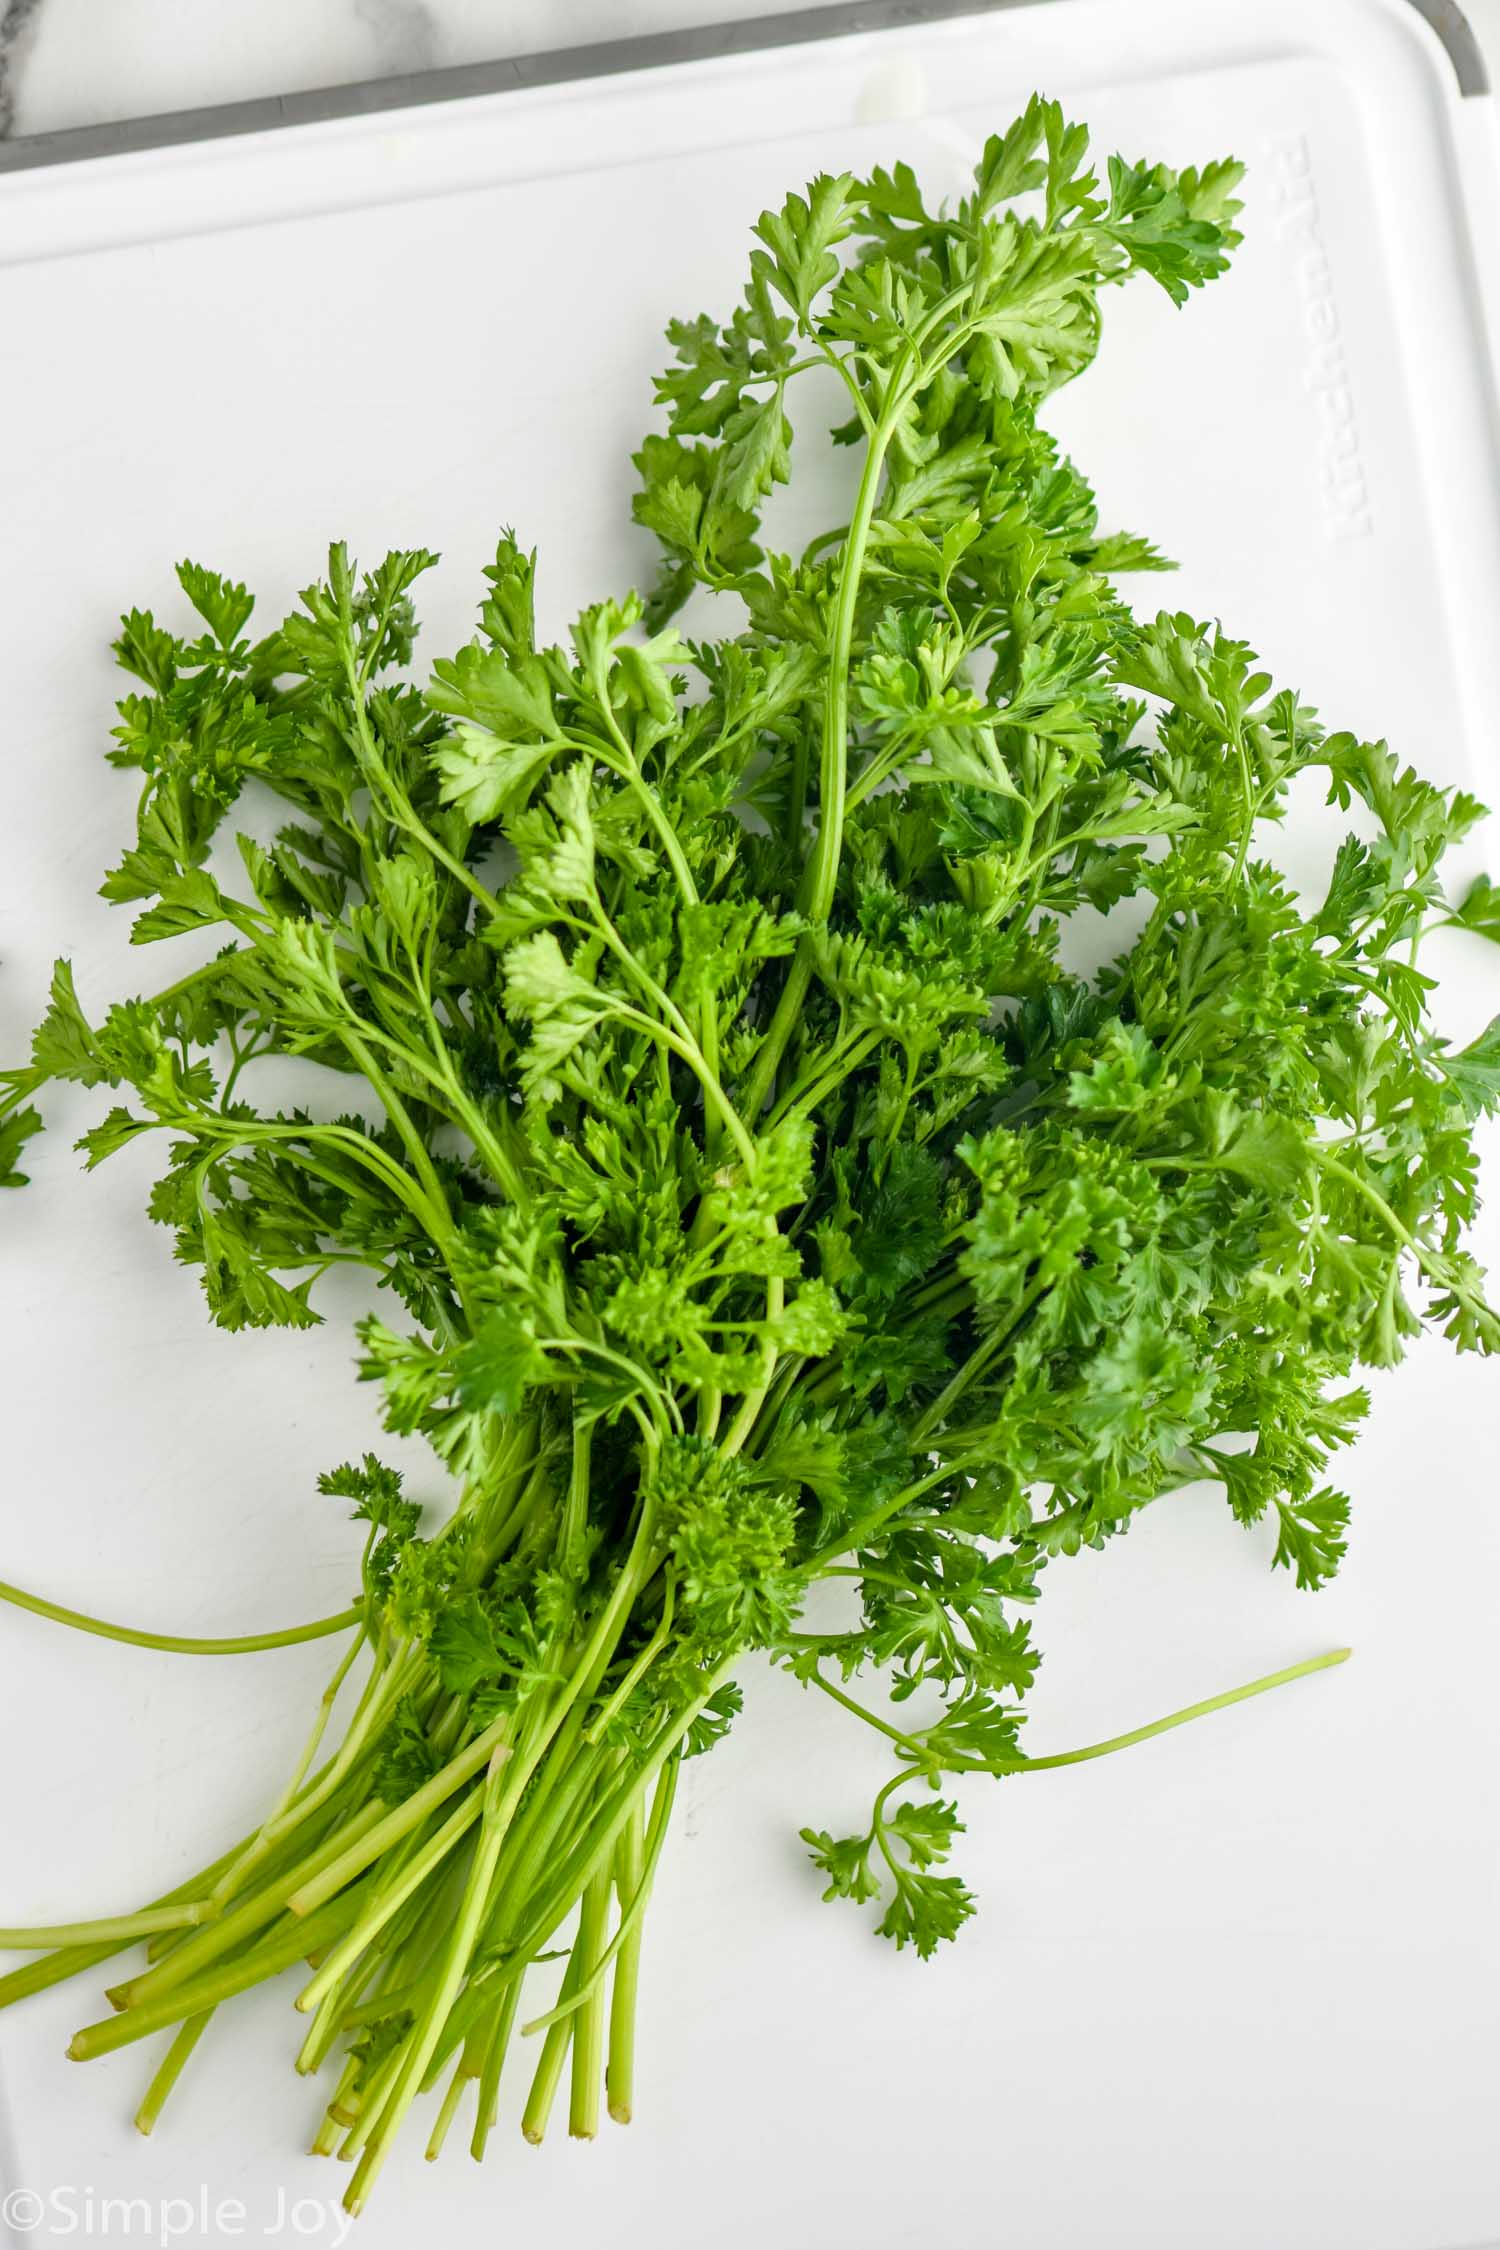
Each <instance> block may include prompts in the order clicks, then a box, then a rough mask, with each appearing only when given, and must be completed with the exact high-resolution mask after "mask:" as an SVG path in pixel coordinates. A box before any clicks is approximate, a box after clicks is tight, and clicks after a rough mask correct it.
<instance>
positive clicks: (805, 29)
mask: <svg viewBox="0 0 1500 2250" xmlns="http://www.w3.org/2000/svg"><path fill="white" fill-rule="evenodd" d="M1044 4H1045V0H838V4H837V5H835V6H832V7H822V8H800V9H796V10H794V11H793V12H792V13H790V14H788V15H784V16H757V17H755V18H753V19H752V20H751V21H749V22H746V23H721V24H708V25H705V26H703V27H702V28H700V29H698V30H693V31H662V32H652V33H648V34H646V35H645V36H643V37H641V38H638V39H610V40H604V41H601V42H598V43H596V44H594V45H592V46H587V47H572V48H557V49H554V50H553V51H551V52H550V53H547V54H539V55H519V56H513V57H511V58H510V59H508V60H501V61H498V62H481V63H460V64H457V65H455V66H453V67H450V68H448V69H445V70H424V71H411V72H408V73H406V74H405V75H404V76H401V77H395V78H370V79H364V80H362V81H360V82H359V83H358V84H357V85H353V86H328V87H315V88H312V89H311V90H309V91H308V92H305V93H298V94H270V95H267V96H265V97H264V98H262V99H260V100H256V101H248V102H226V103H223V104H221V105H218V106H215V107H213V108H209V109H184V110H173V111H168V112H167V113H165V114H164V115H162V116H159V117H135V118H127V119H122V120H120V121H119V122H117V123H113V124H108V125H78V126H72V127H70V128H68V129H67V130H66V131H63V132H56V133H32V134H28V135H23V136H22V137H21V138H20V139H17V140H13V141H0V172H23V171H34V170H37V169H39V168H40V167H42V166H44V165H51V164H79V163H84V162H86V161H89V160H92V159H93V158H96V157H101V156H126V155H138V154H139V153H140V152H141V151H143V150H146V149H155V148H177V147H183V146H187V145H190V144H193V143H199V142H203V141H217V140H225V139H229V138H231V137H233V136H235V135H240V134H246V133H267V132H278V131H280V130H281V129H283V128H284V127H286V126H292V125H318V124H324V123H326V122H328V121H329V120H330V119H334V118H345V117H362V116H369V115H374V114H378V113H379V112H382V111H385V110H397V109H413V108H417V107H421V106H424V105H426V104H427V103H430V102H456V101H470V100H473V99H474V98H475V97H476V96H478V95H482V94H503V93H515V92H519V91H522V90H523V89H525V88H528V87H535V86H565V85H569V84H572V83H574V82H576V81H578V80H581V79H586V78H604V77H613V76H617V75H619V74H621V73H623V72H626V71H635V70H656V69H659V68H661V67H662V66H663V65H665V64H671V63H688V62H707V61H714V60H717V59H719V58H720V57H723V56H727V55H747V54H764V53H766V52H767V51H768V50H770V49H772V48H775V47H805V46H812V45H814V44H817V43H818V42H821V41H823V40H830V39H846V38H849V37H850V36H852V35H853V34H854V33H857V32H870V31H897V30H902V29H910V28H912V27H913V26H918V25H921V24H926V23H947V22H951V21H952V20H953V19H954V18H956V17H961V16H981V15H996V14H999V13H1001V12H1002V11H1006V10H1009V9H1012V8H1023V7H1035V6H1040V5H1044ZM1410 4H1411V6H1412V7H1414V8H1415V9H1416V10H1417V12H1418V13H1419V14H1420V15H1421V16H1423V17H1424V18H1425V19H1426V21H1427V22H1428V23H1429V24H1430V25H1431V26H1432V28H1433V30H1434V31H1435V32H1436V33H1437V36H1438V38H1439V39H1440V40H1441V41H1442V43H1443V46H1444V47H1445V49H1446V50H1447V53H1448V56H1449V59H1450V61H1451V62H1452V64H1453V69H1454V74H1455V76H1456V77H1457V79H1458V85H1459V91H1460V93H1462V94H1466V95H1472V94H1486V93H1488V92H1489V90H1490V82H1489V76H1488V73H1487V71H1486V69H1485V63H1484V57H1483V55H1482V53H1481V52H1480V48H1479V42H1478V41H1477V40H1476V38H1475V37H1474V33H1473V31H1472V30H1471V29H1470V27H1469V24H1468V22H1467V20H1466V18H1465V16H1464V14H1463V11H1462V9H1461V8H1459V7H1458V6H1457V5H1456V4H1455V0H1410Z"/></svg>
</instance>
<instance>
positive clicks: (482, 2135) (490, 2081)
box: [469, 1977, 521, 2164]
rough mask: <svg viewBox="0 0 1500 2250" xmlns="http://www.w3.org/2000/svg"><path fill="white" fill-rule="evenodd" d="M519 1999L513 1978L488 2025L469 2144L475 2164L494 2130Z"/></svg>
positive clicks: (482, 2155) (517, 1987)
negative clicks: (477, 2100) (501, 2083)
mask: <svg viewBox="0 0 1500 2250" xmlns="http://www.w3.org/2000/svg"><path fill="white" fill-rule="evenodd" d="M520 1997H521V1980H520V1978H519V1977H516V1978H513V1979H512V1981H511V1982H510V1983H509V1984H508V1985H507V1986H506V1987H505V1990H504V1992H503V1993H502V1994H501V1997H500V2003H499V2006H498V2007H497V2008H496V2010H495V2012H494V2016H493V2018H492V2020H491V2023H490V2028H489V2033H488V2037H487V2039H486V2043H485V2048H484V2063H483V2066H482V2068H481V2070H480V2074H479V2110H478V2114H477V2115H476V2117H475V2119H474V2137H473V2139H472V2140H471V2141H470V2143H469V2154H470V2155H471V2156H472V2157H473V2159H474V2161H475V2163H476V2164H482V2163H483V2161H484V2151H485V2145H486V2143H487V2142H488V2140H489V2137H490V2134H491V2132H492V2131H493V2130H494V2124H495V2117H496V2113H497V2112H498V2110H499V2107H500V2073H501V2070H502V2069H503V2068H504V2065H505V2056H506V2052H507V2050H508V2048H509V2046H510V2034H511V2027H512V2025H513V2024H514V2023H515V2020H516V2003H517V2001H518V2000H519V1999H520Z"/></svg>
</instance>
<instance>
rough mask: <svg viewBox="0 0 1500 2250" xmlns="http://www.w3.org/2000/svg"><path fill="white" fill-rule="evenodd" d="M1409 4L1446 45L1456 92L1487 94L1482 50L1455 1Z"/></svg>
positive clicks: (1418, 0) (1422, 0) (1486, 68)
mask: <svg viewBox="0 0 1500 2250" xmlns="http://www.w3.org/2000/svg"><path fill="white" fill-rule="evenodd" d="M1411 5H1412V7H1414V8H1415V9H1416V11H1417V14H1418V15H1419V16H1422V17H1425V19H1426V21H1427V22H1428V23H1430V24H1431V26H1432V28H1433V30H1434V31H1435V32H1436V33H1437V35H1438V37H1439V39H1441V41H1442V42H1443V45H1444V46H1445V47H1446V48H1447V50H1448V60H1449V61H1450V62H1451V63H1452V65H1453V72H1454V76H1455V77H1456V78H1457V80H1458V90H1459V92H1460V93H1461V94H1464V95H1472V94H1487V93H1489V91H1490V73H1489V66H1488V64H1487V63H1486V62H1485V59H1484V50H1483V48H1482V47H1481V46H1480V44H1479V41H1478V40H1477V39H1476V38H1475V36H1474V30H1473V26H1472V25H1471V24H1470V22H1469V19H1468V17H1467V16H1466V15H1465V14H1464V12H1463V9H1462V8H1460V7H1459V6H1458V5H1457V0H1411Z"/></svg>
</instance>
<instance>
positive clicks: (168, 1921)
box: [0, 1901, 207, 1953]
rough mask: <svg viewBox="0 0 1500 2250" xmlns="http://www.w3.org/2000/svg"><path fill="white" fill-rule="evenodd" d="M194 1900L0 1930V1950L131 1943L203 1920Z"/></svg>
mask: <svg viewBox="0 0 1500 2250" xmlns="http://www.w3.org/2000/svg"><path fill="white" fill-rule="evenodd" d="M206 1916H207V1909H206V1908H205V1907H204V1906H203V1905H201V1904H200V1903H198V1902H196V1901H194V1902H191V1903H189V1904H187V1905H183V1906H146V1907H142V1909H141V1911H140V1912H139V1913H138V1914H106V1915H105V1916H103V1917H102V1919H101V1920H99V1921H97V1922H54V1923H50V1924H48V1923H43V1924H42V1925H40V1926H39V1927H37V1928H35V1929H17V1930H0V1953H50V1952H51V1950H52V1948H53V1947H54V1946H59V1945H113V1944H119V1945H133V1944H134V1943H135V1941H136V1939H137V1938H143V1937H150V1936H152V1935H153V1933H154V1932H156V1931H157V1930H186V1929H191V1928H192V1927H193V1926H194V1924H195V1923H198V1922H202V1921H204V1920H205V1919H206Z"/></svg>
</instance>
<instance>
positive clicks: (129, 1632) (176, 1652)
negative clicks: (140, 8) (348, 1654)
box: [0, 1580, 364, 1656]
mask: <svg viewBox="0 0 1500 2250" xmlns="http://www.w3.org/2000/svg"><path fill="white" fill-rule="evenodd" d="M0 1602H9V1603H10V1604H11V1606H12V1607H13V1608H15V1609H26V1610H30V1611H31V1613H32V1615H33V1616H35V1617H50V1618H51V1619H52V1621H53V1623H54V1624H56V1625H69V1626H71V1627H72V1628H73V1630H74V1632H76V1633H92V1634H94V1635H96V1636H97V1638H98V1639H100V1640H104V1641H124V1642H126V1643H127V1644H128V1645H129V1646H130V1647H131V1648H149V1649H159V1650H161V1651H163V1652H164V1653H165V1654H167V1655H169V1656H253V1655H255V1654H257V1653H258V1652H259V1651H261V1650H263V1649H273V1648H293V1647H295V1646H296V1644H297V1643H298V1642H299V1641H321V1640H326V1639H327V1637H328V1635H329V1634H330V1633H343V1632H347V1631H348V1629H349V1627H350V1626H351V1625H358V1624H359V1623H360V1621H361V1619H362V1618H363V1615H364V1610H363V1606H362V1604H360V1603H358V1602H356V1603H354V1604H353V1605H352V1606H351V1607H350V1608H348V1609H341V1610H339V1611H338V1612H337V1613H336V1614H335V1615H334V1616H332V1617H315V1618H314V1619H313V1621H312V1623H311V1624H310V1625H287V1626H284V1627H282V1629H281V1630H280V1631H279V1632H275V1633H234V1634H226V1635H223V1636H221V1637H219V1638H216V1639H211V1640H198V1639H194V1638H191V1637H188V1636H185V1635H183V1634H180V1633H146V1632H141V1631H138V1630H137V1629H136V1628H135V1627H134V1626H132V1625H110V1624H106V1623H105V1621H104V1619H103V1618H100V1617H86V1616H85V1615H84V1613H83V1611H82V1610H77V1609H65V1608H64V1607H63V1605H62V1603H61V1602H49V1601H45V1600H44V1599H43V1598H42V1596H41V1595H40V1594H28V1593H24V1592H23V1591H22V1589H21V1588H20V1587H19V1586H8V1585H6V1584H5V1583H4V1581H3V1580H0Z"/></svg>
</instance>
